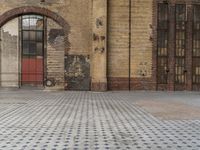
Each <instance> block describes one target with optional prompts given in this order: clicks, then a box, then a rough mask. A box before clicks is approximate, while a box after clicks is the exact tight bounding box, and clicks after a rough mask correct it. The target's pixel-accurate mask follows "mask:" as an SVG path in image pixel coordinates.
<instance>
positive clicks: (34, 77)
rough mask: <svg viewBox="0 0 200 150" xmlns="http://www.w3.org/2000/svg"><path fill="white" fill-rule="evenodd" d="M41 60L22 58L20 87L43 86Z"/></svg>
mask: <svg viewBox="0 0 200 150" xmlns="http://www.w3.org/2000/svg"><path fill="white" fill-rule="evenodd" d="M43 69H44V67H43V58H22V85H24V84H28V85H43Z"/></svg>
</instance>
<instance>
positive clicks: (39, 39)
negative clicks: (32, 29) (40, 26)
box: [36, 31, 43, 42]
mask: <svg viewBox="0 0 200 150" xmlns="http://www.w3.org/2000/svg"><path fill="white" fill-rule="evenodd" d="M36 40H37V41H39V42H42V40H43V32H41V31H37V32H36Z"/></svg>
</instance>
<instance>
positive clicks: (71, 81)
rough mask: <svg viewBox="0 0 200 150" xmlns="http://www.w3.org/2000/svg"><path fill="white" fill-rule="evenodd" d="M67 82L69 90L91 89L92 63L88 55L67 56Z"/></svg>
mask: <svg viewBox="0 0 200 150" xmlns="http://www.w3.org/2000/svg"><path fill="white" fill-rule="evenodd" d="M65 82H66V89H68V90H89V89H90V63H89V57H88V56H83V55H66V56H65Z"/></svg>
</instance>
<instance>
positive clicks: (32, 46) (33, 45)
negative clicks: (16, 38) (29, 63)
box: [29, 42, 36, 55]
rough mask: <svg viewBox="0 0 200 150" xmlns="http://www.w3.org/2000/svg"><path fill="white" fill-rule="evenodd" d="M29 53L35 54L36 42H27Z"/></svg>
mask: <svg viewBox="0 0 200 150" xmlns="http://www.w3.org/2000/svg"><path fill="white" fill-rule="evenodd" d="M29 54H30V55H35V54H36V43H35V42H30V43H29Z"/></svg>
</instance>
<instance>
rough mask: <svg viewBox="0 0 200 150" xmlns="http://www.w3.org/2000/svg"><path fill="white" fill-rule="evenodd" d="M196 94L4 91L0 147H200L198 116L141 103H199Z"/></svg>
mask: <svg viewBox="0 0 200 150" xmlns="http://www.w3.org/2000/svg"><path fill="white" fill-rule="evenodd" d="M178 95H180V97H182V99H181V98H177V97H178ZM187 95H188V96H187ZM198 97H199V95H198V94H197V93H195V92H194V93H190V94H188V93H184V92H183V93H179V92H177V93H173V94H172V93H171V94H166V93H162V92H106V93H94V92H73V91H71V92H44V91H28V90H18V91H0V150H1V149H2V150H11V149H13V150H31V149H34V150H38V149H41V150H42V149H43V150H49V149H52V150H53V149H55V150H64V149H67V150H75V149H80V150H83V149H84V150H85V149H88V150H94V149H95V150H107V149H108V150H117V149H121V150H127V149H131V150H151V149H152V150H199V149H200V120H199V119H198V118H197V119H194V118H193V117H191V118H189V119H187V120H186V119H185V120H183V119H182V118H181V117H180V119H175V120H167V119H161V118H159V117H156V115H154V114H153V113H151V112H149V111H147V110H146V109H144V108H143V107H141V106H139V105H138V102H139V101H141V100H142V101H152V100H155V101H165V103H168V102H169V103H170V102H171V101H173V102H174V103H184V104H185V105H186V104H187V105H189V106H190V107H193V106H194V107H195V108H196V107H199V105H198V103H199V102H198V103H197V105H196V106H195V105H194V103H195V102H196V99H197V98H198ZM169 99H170V100H169ZM172 99H173V100H172ZM193 99H194V101H193ZM167 100H169V101H167ZM189 101H190V102H189ZM149 107H150V106H149ZM154 109H156V108H154ZM163 109H164V108H163ZM172 118H173V117H172Z"/></svg>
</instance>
